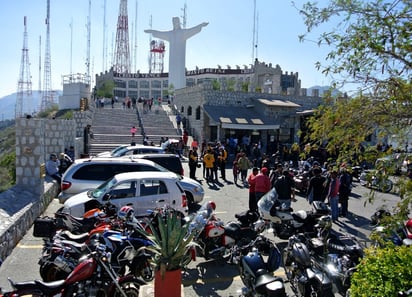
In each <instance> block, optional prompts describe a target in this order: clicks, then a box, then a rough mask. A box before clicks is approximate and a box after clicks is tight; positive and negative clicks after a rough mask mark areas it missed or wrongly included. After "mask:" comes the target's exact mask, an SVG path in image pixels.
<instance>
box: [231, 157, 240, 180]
mask: <svg viewBox="0 0 412 297" xmlns="http://www.w3.org/2000/svg"><path fill="white" fill-rule="evenodd" d="M232 172H233V181H234V183H235V185H237V179H238V178H239V165H238V164H237V161H236V160H235V161H233V165H232Z"/></svg>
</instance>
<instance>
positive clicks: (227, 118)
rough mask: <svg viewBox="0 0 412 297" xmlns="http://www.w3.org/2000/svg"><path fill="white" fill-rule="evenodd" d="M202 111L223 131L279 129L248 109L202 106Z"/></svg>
mask: <svg viewBox="0 0 412 297" xmlns="http://www.w3.org/2000/svg"><path fill="white" fill-rule="evenodd" d="M203 109H204V111H205V113H206V114H207V115H208V117H209V118H210V119H211V121H213V122H215V123H216V124H220V125H221V127H222V128H224V129H234V130H276V129H279V127H280V125H279V124H276V123H274V120H272V119H270V118H268V117H265V116H263V115H261V114H259V113H257V112H256V111H255V110H254V109H253V108H250V107H243V106H239V107H237V106H227V107H226V106H211V105H204V106H203Z"/></svg>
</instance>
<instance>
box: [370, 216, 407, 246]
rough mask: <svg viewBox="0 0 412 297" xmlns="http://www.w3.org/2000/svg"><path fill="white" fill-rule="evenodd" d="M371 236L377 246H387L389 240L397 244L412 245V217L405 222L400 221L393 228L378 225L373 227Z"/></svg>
mask: <svg viewBox="0 0 412 297" xmlns="http://www.w3.org/2000/svg"><path fill="white" fill-rule="evenodd" d="M370 237H371V238H372V241H373V244H372V245H373V246H375V247H382V246H385V245H386V244H387V243H388V242H391V243H393V244H394V245H396V246H401V245H407V246H412V219H408V220H407V221H406V222H405V223H404V224H403V223H399V224H398V225H397V226H396V227H394V228H392V229H389V228H388V227H386V226H382V225H378V226H376V227H375V228H373V230H372V232H371V236H370Z"/></svg>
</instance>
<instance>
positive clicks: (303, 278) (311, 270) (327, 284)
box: [282, 235, 334, 297]
mask: <svg viewBox="0 0 412 297" xmlns="http://www.w3.org/2000/svg"><path fill="white" fill-rule="evenodd" d="M282 260H283V267H284V269H285V273H286V277H287V278H288V280H289V282H290V285H291V288H292V290H293V292H294V293H295V294H296V295H297V296H298V297H310V296H317V297H333V296H334V293H333V284H332V280H331V279H330V278H329V277H328V275H327V273H326V272H325V271H324V270H323V269H321V268H320V267H318V265H314V261H315V260H314V258H313V257H312V255H311V253H310V251H309V249H308V247H307V245H306V244H305V243H303V242H302V241H301V240H300V239H299V237H298V236H296V235H293V236H291V237H290V238H289V241H288V245H287V247H286V248H285V249H284V250H283V252H282Z"/></svg>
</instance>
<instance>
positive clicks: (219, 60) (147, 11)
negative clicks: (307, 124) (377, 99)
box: [0, 0, 330, 97]
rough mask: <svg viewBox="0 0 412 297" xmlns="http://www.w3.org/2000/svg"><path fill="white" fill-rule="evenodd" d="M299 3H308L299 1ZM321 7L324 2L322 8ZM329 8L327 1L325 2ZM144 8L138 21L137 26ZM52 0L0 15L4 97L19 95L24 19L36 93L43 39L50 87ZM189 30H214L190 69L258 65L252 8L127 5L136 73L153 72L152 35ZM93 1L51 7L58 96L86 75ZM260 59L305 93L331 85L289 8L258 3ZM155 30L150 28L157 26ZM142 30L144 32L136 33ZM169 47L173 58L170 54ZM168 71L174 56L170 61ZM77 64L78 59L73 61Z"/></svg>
mask: <svg viewBox="0 0 412 297" xmlns="http://www.w3.org/2000/svg"><path fill="white" fill-rule="evenodd" d="M296 2H298V3H303V2H304V1H299V0H297V1H296ZM320 2H322V1H320ZM323 2H324V1H323ZM119 3H120V0H106V36H107V39H106V40H107V56H108V59H107V65H110V63H111V60H112V59H111V55H112V54H113V49H114V43H115V38H116V26H117V17H118V13H119ZM136 3H137V21H136ZM46 4H47V1H46V0H5V1H3V2H2V9H1V11H0V26H1V29H0V38H1V40H2V45H1V55H0V59H1V66H2V67H1V71H0V76H1V77H0V82H1V84H0V97H2V96H5V95H9V94H11V93H14V92H16V91H17V82H18V79H19V72H20V64H21V57H22V47H23V32H24V23H23V20H24V16H26V17H27V31H28V49H29V60H30V72H31V76H32V85H33V90H37V89H38V86H39V57H40V46H39V39H40V36H41V44H42V46H41V61H42V62H41V64H42V65H41V80H43V68H44V65H43V64H44V52H45V43H46V25H45V18H46ZM185 4H186V7H187V9H186V15H187V18H186V27H188V28H189V27H192V26H195V25H198V24H200V23H202V22H208V23H209V25H208V26H207V27H204V28H203V29H202V31H201V32H200V33H199V34H197V35H195V36H193V37H191V38H190V39H189V40H188V41H187V45H186V68H187V69H189V70H190V69H194V68H195V67H196V66H198V67H199V68H206V67H217V65H221V66H222V67H224V68H226V65H230V66H231V67H232V68H234V67H236V65H239V66H241V67H243V65H249V64H251V63H252V61H253V59H252V58H253V57H252V52H253V51H252V48H253V46H252V44H253V43H252V40H253V9H254V1H253V0H225V1H222V0H207V1H200V0H186V1H184V0H137V1H136V0H128V16H129V39H130V41H131V42H133V44H132V45H135V44H136V43H135V32H137V47H131V56H132V57H133V56H134V51H135V48H136V53H137V55H136V56H137V59H136V60H137V61H136V64H135V65H136V68H137V69H139V70H140V72H147V71H148V62H147V61H148V53H149V39H150V36H149V34H147V33H144V30H145V29H150V28H152V29H155V30H162V31H167V30H170V29H172V18H173V17H175V16H178V17H182V16H183V7H184V6H185ZM103 8H104V0H92V1H91V11H92V14H91V17H90V20H91V40H90V43H91V47H90V62H91V66H90V71H91V74H93V75H94V74H97V73H100V72H101V71H103V70H104V66H103V48H104V47H103V32H104V31H105V30H104V26H103V16H104V9H103ZM88 11H89V1H88V0H70V1H67V0H50V15H51V16H50V51H51V72H52V87H53V89H62V78H61V77H62V75H66V74H69V73H70V70H71V69H72V72H73V73H86V66H85V63H86V58H87V26H86V25H87V20H88ZM256 11H257V26H256V33H257V51H256V54H255V56H256V57H257V58H258V59H259V60H260V61H263V62H265V63H272V65H276V64H279V66H280V67H281V68H282V70H283V71H284V72H286V71H288V72H298V73H299V78H300V79H301V81H302V86H303V87H311V86H313V85H327V84H328V83H329V82H330V80H329V79H327V78H325V76H324V75H323V74H321V73H320V72H318V71H317V70H316V68H315V66H314V64H315V62H316V61H319V60H320V61H323V60H324V59H325V56H326V54H327V49H325V48H319V47H318V46H317V45H316V44H314V43H310V42H305V43H301V42H299V40H298V35H300V34H302V33H304V32H305V27H304V25H303V20H302V18H301V16H300V15H299V14H298V12H297V11H296V9H295V8H294V7H292V4H291V1H290V0H256ZM150 22H151V24H152V25H151V26H150ZM136 27H137V30H136ZM167 46H168V45H167V43H166V51H167ZM165 56H166V57H165V61H164V64H165V71H168V54H167V52H166V55H165ZM70 57H72V58H70ZM42 84H43V83H42Z"/></svg>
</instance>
